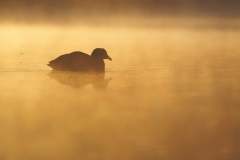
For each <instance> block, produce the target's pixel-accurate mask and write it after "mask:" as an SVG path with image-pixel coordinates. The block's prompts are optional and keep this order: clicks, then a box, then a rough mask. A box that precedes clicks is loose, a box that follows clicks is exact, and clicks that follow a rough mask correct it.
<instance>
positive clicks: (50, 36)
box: [0, 25, 240, 160]
mask: <svg viewBox="0 0 240 160" xmlns="http://www.w3.org/2000/svg"><path fill="white" fill-rule="evenodd" d="M0 35H1V36H0V43H1V47H0V91H1V92H0V159H1V160H32V159H35V160H38V159H39V160H54V159H58V160H77V159H81V160H95V159H98V160H158V159H161V160H203V159H204V160H214V159H216V160H237V159H240V63H239V62H240V46H239V44H240V30H239V29H236V28H235V29H231V28H230V29H226V28H225V29H221V28H220V29H216V28H203V29H199V28H150V29H147V28H125V27H119V28H116V27H109V28H105V27H87V26H72V27H67V26H65V27H57V26H44V25H42V26H41V25H31V26H29V25H26V26H25V25H1V26H0ZM98 47H101V48H105V49H106V50H107V51H108V54H109V55H110V56H111V57H112V59H113V61H108V60H106V61H105V65H106V73H105V75H89V74H81V73H56V72H52V71H51V68H49V67H48V66H47V65H46V64H47V63H48V62H49V61H50V60H52V59H55V58H56V57H58V56H59V55H61V54H65V53H70V52H72V51H82V52H85V53H88V54H90V53H91V52H92V50H93V49H94V48H98Z"/></svg>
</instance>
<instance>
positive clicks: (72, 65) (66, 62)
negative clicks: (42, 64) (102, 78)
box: [48, 48, 112, 73]
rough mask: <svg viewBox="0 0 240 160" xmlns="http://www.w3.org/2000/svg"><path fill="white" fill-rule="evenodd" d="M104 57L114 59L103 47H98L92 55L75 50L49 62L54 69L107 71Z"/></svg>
mask: <svg viewBox="0 0 240 160" xmlns="http://www.w3.org/2000/svg"><path fill="white" fill-rule="evenodd" d="M104 59H109V60H112V59H111V57H109V55H108V54H107V51H106V50H105V49H103V48H96V49H94V50H93V52H92V54H91V55H88V54H86V53H83V52H79V51H75V52H72V53H69V54H64V55H61V56H59V57H58V58H56V59H54V60H52V61H50V62H49V64H48V66H50V67H51V68H52V69H53V70H57V71H74V72H97V73H103V72H105V63H104V61H103V60H104Z"/></svg>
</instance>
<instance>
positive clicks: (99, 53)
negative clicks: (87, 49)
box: [91, 48, 112, 61]
mask: <svg viewBox="0 0 240 160" xmlns="http://www.w3.org/2000/svg"><path fill="white" fill-rule="evenodd" d="M91 57H93V58H97V59H109V60H111V61H112V58H111V57H110V56H109V55H108V54H107V51H106V50H105V49H104V48H96V49H94V50H93V52H92V54H91Z"/></svg>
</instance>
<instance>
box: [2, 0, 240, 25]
mask: <svg viewBox="0 0 240 160" xmlns="http://www.w3.org/2000/svg"><path fill="white" fill-rule="evenodd" d="M239 5H240V2H239V1H237V0H168V1H166V0H140V1H139V0H121V1H116V0H101V1H98V0H51V1H50V0H41V1H37V0H11V1H8V0H1V2H0V20H1V21H2V22H11V21H14V22H28V23H36V22H37V23H40V22H41V23H48V24H51V23H62V24H65V25H66V24H71V23H78V24H94V25H100V24H101V25H110V24H111V25H125V26H126V25H127V26H129V25H135V26H138V27H141V26H149V23H150V22H149V21H151V20H155V22H156V21H157V22H158V25H157V26H159V23H160V22H159V21H161V22H162V21H163V22H165V21H166V22H167V24H169V23H170V24H172V25H173V24H176V23H179V19H190V20H193V23H196V22H199V21H201V20H200V19H208V20H209V19H210V20H211V21H213V20H214V22H211V24H212V25H213V24H215V25H216V23H217V24H218V23H219V20H227V21H229V20H236V19H238V18H239V17H240V11H239ZM159 18H162V19H159ZM144 20H145V21H144ZM169 21H170V22H169ZM175 21H176V22H175ZM216 21H217V22H216ZM146 22H148V23H146ZM185 23H186V22H185ZM235 23H236V22H235ZM150 24H152V23H150ZM160 24H161V25H163V24H162V23H160ZM164 24H165V23H164ZM201 24H202V23H201ZM204 24H205V23H204ZM152 25H153V24H152ZM161 25H160V26H161ZM184 25H186V24H184ZM221 25H223V22H222V23H221ZM225 25H226V24H225ZM235 25H236V24H235ZM238 25H239V23H238ZM153 26H156V24H155V25H153Z"/></svg>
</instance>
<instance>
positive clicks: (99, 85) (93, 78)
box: [48, 70, 111, 90]
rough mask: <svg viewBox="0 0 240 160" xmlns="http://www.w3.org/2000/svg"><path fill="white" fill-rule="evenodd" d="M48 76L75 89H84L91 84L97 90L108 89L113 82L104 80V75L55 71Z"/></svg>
mask: <svg viewBox="0 0 240 160" xmlns="http://www.w3.org/2000/svg"><path fill="white" fill-rule="evenodd" d="M48 76H49V77H50V78H52V79H54V80H56V81H58V82H59V83H60V84H62V85H68V86H71V87H73V88H82V87H84V86H86V85H89V84H91V85H92V86H93V88H94V89H96V90H104V89H106V88H107V86H108V83H109V82H110V81H111V78H109V79H105V78H104V73H98V74H97V73H80V72H62V71H54V70H53V71H51V72H50V73H49V74H48Z"/></svg>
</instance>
